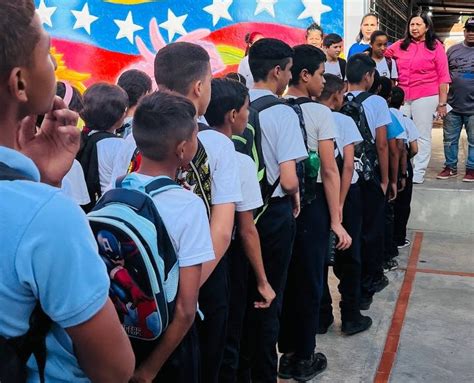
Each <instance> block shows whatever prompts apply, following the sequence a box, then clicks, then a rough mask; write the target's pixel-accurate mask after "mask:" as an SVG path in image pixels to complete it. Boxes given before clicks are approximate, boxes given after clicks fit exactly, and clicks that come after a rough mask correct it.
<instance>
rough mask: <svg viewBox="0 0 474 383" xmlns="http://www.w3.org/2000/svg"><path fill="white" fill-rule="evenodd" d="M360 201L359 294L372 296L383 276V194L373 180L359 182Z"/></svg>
mask: <svg viewBox="0 0 474 383" xmlns="http://www.w3.org/2000/svg"><path fill="white" fill-rule="evenodd" d="M359 186H360V192H361V201H362V232H361V262H362V269H361V272H362V273H361V294H362V296H364V297H372V296H373V295H374V290H373V285H374V282H376V281H378V280H379V279H380V278H382V276H383V260H384V235H385V194H384V192H383V190H382V188H381V187H380V184H379V183H378V182H376V181H374V180H371V181H364V180H361V179H360V180H359Z"/></svg>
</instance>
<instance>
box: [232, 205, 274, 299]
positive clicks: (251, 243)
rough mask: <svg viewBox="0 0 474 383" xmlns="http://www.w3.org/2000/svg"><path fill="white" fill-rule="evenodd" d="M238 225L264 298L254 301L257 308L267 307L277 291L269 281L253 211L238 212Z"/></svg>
mask: <svg viewBox="0 0 474 383" xmlns="http://www.w3.org/2000/svg"><path fill="white" fill-rule="evenodd" d="M237 227H238V231H239V235H240V239H241V241H242V247H243V249H244V251H245V255H246V256H247V258H248V260H249V262H250V265H251V266H252V269H253V271H254V273H255V278H256V279H257V289H258V292H259V293H260V295H261V296H262V298H263V302H254V307H255V308H267V307H269V306H270V304H271V303H272V301H273V299H275V292H274V291H273V289H272V287H271V286H270V284H269V283H268V280H267V275H266V274H265V268H264V266H263V260H262V250H261V248H260V237H259V236H258V232H257V228H256V227H255V223H254V220H253V211H252V210H249V211H242V212H238V213H237Z"/></svg>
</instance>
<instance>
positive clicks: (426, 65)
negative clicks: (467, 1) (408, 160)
mask: <svg viewBox="0 0 474 383" xmlns="http://www.w3.org/2000/svg"><path fill="white" fill-rule="evenodd" d="M385 56H386V57H390V58H393V59H395V60H396V63H397V68H398V82H399V86H400V87H401V88H402V89H403V90H404V91H405V105H404V107H403V113H404V114H406V115H407V116H408V117H412V118H413V121H414V122H415V125H416V127H417V128H418V130H419V133H420V138H419V139H418V154H417V155H416V156H415V158H414V160H413V173H414V174H413V182H414V183H423V181H424V176H425V172H426V168H427V167H428V163H429V161H430V157H431V129H432V127H433V116H434V115H437V116H438V117H440V118H443V117H444V116H446V114H447V111H446V101H447V97H448V96H447V94H448V83H450V82H451V77H450V75H449V68H448V59H447V56H446V52H445V51H444V46H443V44H442V43H441V41H440V40H439V39H438V37H437V36H436V34H435V32H434V29H433V22H432V21H431V19H430V17H429V16H428V15H427V14H426V13H421V12H419V13H415V14H413V15H412V16H411V17H410V19H409V20H408V24H407V30H406V34H405V38H404V39H403V40H399V41H397V42H396V43H394V44H393V45H391V46H390V47H388V48H387V50H386V52H385Z"/></svg>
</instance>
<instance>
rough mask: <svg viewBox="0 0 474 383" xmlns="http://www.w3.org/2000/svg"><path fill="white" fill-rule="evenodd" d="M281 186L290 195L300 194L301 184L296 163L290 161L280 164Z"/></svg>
mask: <svg viewBox="0 0 474 383" xmlns="http://www.w3.org/2000/svg"><path fill="white" fill-rule="evenodd" d="M280 185H281V188H282V189H283V191H284V192H285V193H286V194H288V195H293V194H296V193H298V190H299V182H298V176H297V175H296V161H295V160H290V161H285V162H282V163H281V164H280Z"/></svg>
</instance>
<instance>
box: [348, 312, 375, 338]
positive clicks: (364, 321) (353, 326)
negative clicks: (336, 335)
mask: <svg viewBox="0 0 474 383" xmlns="http://www.w3.org/2000/svg"><path fill="white" fill-rule="evenodd" d="M370 326H372V318H370V317H367V316H364V315H359V317H358V318H357V319H355V320H351V321H347V320H346V321H343V322H342V328H341V331H342V332H343V333H344V334H346V335H354V334H358V333H359V332H362V331H365V330H368V329H369V328H370Z"/></svg>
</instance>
